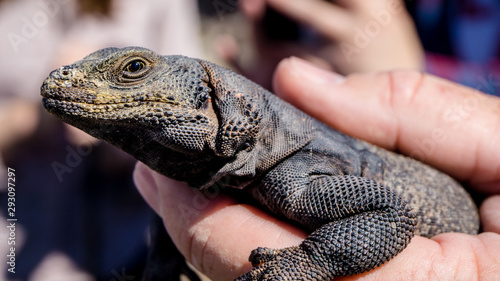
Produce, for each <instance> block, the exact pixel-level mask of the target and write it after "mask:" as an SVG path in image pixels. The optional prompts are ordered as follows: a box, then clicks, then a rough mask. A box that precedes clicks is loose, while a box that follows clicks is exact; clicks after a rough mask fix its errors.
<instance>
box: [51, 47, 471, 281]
mask: <svg viewBox="0 0 500 281" xmlns="http://www.w3.org/2000/svg"><path fill="white" fill-rule="evenodd" d="M41 92H42V96H43V97H44V98H43V104H44V106H45V108H46V109H47V110H48V111H49V112H50V113H52V114H53V115H55V116H57V117H59V118H61V119H62V120H63V121H65V122H67V123H69V124H71V125H73V126H76V127H78V128H80V129H82V130H84V131H86V132H87V133H89V134H91V135H93V136H95V137H98V138H101V139H104V140H106V141H108V142H110V143H111V144H113V145H115V146H117V147H119V148H121V149H123V150H124V151H126V152H128V153H130V154H131V155H132V156H134V157H135V158H136V159H138V160H140V161H142V162H144V163H145V164H147V165H148V166H149V167H151V168H152V169H154V170H156V171H158V172H160V173H162V174H164V175H166V176H168V177H171V178H173V179H176V180H181V181H186V182H188V183H189V184H190V185H191V186H193V187H197V188H200V189H203V188H207V187H209V186H211V185H212V184H214V183H215V182H216V181H218V180H220V179H223V178H224V181H221V182H224V183H225V184H226V185H227V186H228V187H232V188H238V189H243V191H242V192H245V191H246V192H248V193H250V194H251V195H252V196H253V197H254V198H255V199H256V200H257V201H258V202H259V203H260V204H261V205H262V206H263V207H264V208H266V209H268V210H269V211H271V212H273V213H274V214H276V215H277V216H279V217H282V218H286V219H289V220H292V221H294V222H297V223H299V224H301V225H302V226H303V227H304V228H305V229H307V230H308V231H310V235H309V237H307V238H306V239H305V240H304V241H303V242H302V243H301V244H300V245H298V246H295V247H290V248H286V249H267V248H258V249H256V250H254V251H253V252H252V253H251V255H250V261H251V262H252V264H253V265H254V266H255V267H254V268H253V269H252V270H251V271H250V272H249V273H247V274H245V275H243V276H241V277H239V278H238V279H237V280H331V279H332V278H334V277H337V276H347V275H352V274H357V273H361V272H365V271H367V270H370V269H372V268H375V267H377V266H379V265H381V264H383V263H385V262H386V261H388V260H389V259H391V258H392V257H394V256H395V255H397V254H398V253H399V252H401V251H402V250H403V249H404V248H405V247H406V246H407V245H408V243H409V242H410V240H411V238H412V237H413V236H414V235H416V234H418V235H423V236H426V237H431V236H434V235H436V234H439V233H443V232H450V231H456V232H464V233H471V234H474V233H477V231H478V227H479V222H478V214H477V210H476V207H475V205H474V203H473V202H472V201H471V199H470V197H469V196H468V194H467V193H466V192H465V191H464V190H463V188H462V187H461V186H460V185H459V184H458V183H457V182H455V181H454V180H453V179H451V178H450V177H448V176H447V175H444V174H442V173H440V172H438V171H436V170H434V169H432V168H430V167H428V166H426V165H424V164H422V163H420V162H417V161H415V160H412V159H410V158H406V157H404V156H401V155H398V154H395V153H392V152H389V151H386V150H383V149H381V148H378V147H376V146H373V145H370V144H368V143H365V142H363V141H360V140H357V139H354V138H351V137H349V136H346V135H343V134H341V133H339V132H337V131H335V130H333V129H331V128H329V127H327V126H325V125H324V124H322V123H320V122H318V121H316V120H314V119H312V118H311V117H309V116H308V115H306V114H304V113H303V112H301V111H299V110H297V109H296V108H294V107H293V106H291V105H290V104H288V103H286V102H284V101H282V100H280V99H278V98H277V97H275V96H274V95H273V94H271V93H269V92H268V91H266V90H264V89H263V88H261V87H259V86H258V85H256V84H254V83H252V82H251V81H249V80H247V79H245V78H244V77H242V76H240V75H238V74H236V73H234V72H232V71H230V70H228V69H225V68H222V67H219V66H217V65H214V64H212V63H210V62H206V61H203V60H198V59H192V58H187V57H181V56H160V55H158V54H156V53H154V52H152V51H149V50H147V49H143V48H137V47H129V48H124V49H117V48H108V49H103V50H100V51H97V52H95V53H93V54H91V55H89V56H87V57H86V58H84V59H83V60H81V61H78V62H76V63H74V64H72V65H69V66H64V67H61V68H60V69H57V70H54V71H53V72H52V73H51V74H50V76H49V77H48V78H47V79H46V80H45V82H44V83H43V85H42V88H41ZM149 278H151V280H158V279H154V277H149Z"/></svg>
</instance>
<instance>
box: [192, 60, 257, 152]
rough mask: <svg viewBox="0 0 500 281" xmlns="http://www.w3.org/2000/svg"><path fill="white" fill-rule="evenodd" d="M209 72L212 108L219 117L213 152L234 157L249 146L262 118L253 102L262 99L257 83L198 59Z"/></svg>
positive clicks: (255, 135)
mask: <svg viewBox="0 0 500 281" xmlns="http://www.w3.org/2000/svg"><path fill="white" fill-rule="evenodd" d="M198 62H199V63H200V64H201V65H202V67H203V68H204V69H205V71H206V72H207V74H208V76H209V84H210V85H211V87H212V99H213V104H214V109H215V112H216V114H217V117H218V120H219V129H218V132H217V139H216V146H215V153H217V154H218V155H220V156H222V157H234V156H235V154H236V153H237V152H239V151H242V150H251V149H253V147H254V146H255V142H256V141H255V138H256V137H257V133H258V131H259V127H260V122H261V120H262V116H261V112H260V111H259V110H258V107H257V106H256V105H257V104H259V102H261V98H262V97H261V96H260V95H259V90H258V86H257V85H256V84H254V83H253V82H251V81H250V80H248V79H246V78H245V77H243V76H241V75H238V74H236V73H234V72H232V71H229V70H228V69H226V68H223V67H220V66H218V65H215V64H212V63H210V62H207V61H203V60H198Z"/></svg>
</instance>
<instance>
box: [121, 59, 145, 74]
mask: <svg viewBox="0 0 500 281" xmlns="http://www.w3.org/2000/svg"><path fill="white" fill-rule="evenodd" d="M143 68H144V62H143V61H140V60H134V61H131V62H129V63H128V64H127V65H126V66H125V69H124V70H125V71H127V72H131V73H134V72H137V71H140V70H142V69H143Z"/></svg>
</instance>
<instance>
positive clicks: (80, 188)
mask: <svg viewBox="0 0 500 281" xmlns="http://www.w3.org/2000/svg"><path fill="white" fill-rule="evenodd" d="M198 29H199V19H198V13H197V7H196V5H195V3H194V1H186V0H169V1H160V0H146V1H133V0H124V1H112V0H104V1H101V0H37V1H35V0H23V1H14V0H1V1H0V34H1V35H2V38H4V39H5V40H0V49H1V50H2V52H0V61H2V67H1V68H0V85H2V88H1V89H0V151H1V156H2V157H3V159H4V161H0V162H5V163H4V164H5V166H6V167H11V168H14V169H15V171H16V174H15V177H16V218H18V222H17V223H16V232H15V233H16V239H17V240H16V245H15V248H16V250H15V255H16V262H15V272H16V273H10V272H8V271H7V268H8V267H9V265H7V264H6V263H5V258H6V257H5V256H4V257H3V258H2V259H1V260H2V262H1V268H0V269H1V270H2V273H1V274H0V276H1V277H0V280H1V279H2V278H3V277H5V278H8V279H9V280H37V281H39V280H106V281H108V280H112V278H115V279H116V280H121V279H123V278H125V277H127V278H130V277H131V276H133V277H135V278H139V276H140V274H141V271H142V267H143V266H144V264H143V263H144V261H145V259H146V237H147V228H148V224H149V215H150V211H149V208H147V206H146V204H144V202H143V200H142V199H141V198H140V196H138V194H137V191H136V189H135V188H134V185H133V182H132V179H131V172H132V169H133V165H134V162H135V160H133V159H132V158H131V157H129V156H128V155H125V154H123V153H122V152H120V151H118V150H116V149H114V148H112V147H109V146H108V145H107V144H104V143H99V144H96V141H95V140H94V139H92V138H89V137H87V135H85V134H82V133H81V132H80V131H78V130H76V129H73V128H70V127H68V126H65V125H63V124H62V123H61V122H59V121H57V120H56V119H55V118H53V117H51V116H49V115H48V114H47V113H46V112H45V111H44V110H42V109H41V102H40V99H41V98H40V90H39V89H40V85H41V84H42V81H43V80H44V79H45V77H46V76H47V75H48V74H49V72H50V71H51V70H53V69H54V68H56V67H59V66H61V65H64V64H69V63H72V62H74V61H76V60H79V59H82V58H83V57H84V56H86V55H88V54H89V53H91V52H93V51H95V50H97V49H100V48H104V47H109V46H116V47H123V46H128V45H140V46H144V47H148V48H151V49H153V50H155V51H157V52H159V53H162V54H183V55H189V56H195V57H200V55H201V51H200V50H201V46H200V41H199V33H198V32H199V30H198ZM6 167H5V168H2V171H1V172H2V174H3V176H4V177H5V175H4V172H5V171H6ZM4 182H6V179H5V180H4ZM2 187H3V186H2ZM3 191H5V190H1V191H0V192H3ZM0 202H6V194H5V193H0ZM5 204H6V203H5ZM1 210H2V211H1V212H2V213H1V216H3V217H5V216H6V213H5V211H6V208H3V207H2V208H1ZM1 232H2V233H0V238H2V239H3V237H5V239H7V238H6V237H7V236H5V235H8V234H6V233H5V228H2V230H1ZM4 244H5V243H3V242H2V243H0V245H1V246H0V247H1V248H0V249H1V252H2V253H4V252H7V251H8V250H9V249H7V248H5V246H6V245H4ZM120 278H121V279H120Z"/></svg>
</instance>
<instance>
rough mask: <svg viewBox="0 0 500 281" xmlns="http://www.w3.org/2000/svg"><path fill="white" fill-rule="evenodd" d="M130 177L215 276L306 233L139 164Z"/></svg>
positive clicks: (180, 244) (188, 252)
mask: <svg viewBox="0 0 500 281" xmlns="http://www.w3.org/2000/svg"><path fill="white" fill-rule="evenodd" d="M134 180H135V182H136V185H137V187H138V189H139V190H140V192H141V194H143V196H144V198H145V199H146V201H147V202H148V203H149V204H150V205H152V207H153V209H154V210H155V211H158V213H159V215H160V216H161V217H162V218H163V221H164V224H165V227H166V229H167V231H168V233H169V235H170V237H171V238H172V240H173V241H174V243H175V245H176V246H177V248H178V249H179V250H180V251H181V253H182V254H183V255H184V257H186V258H187V259H188V260H189V261H190V262H191V263H192V264H193V265H194V266H195V267H196V268H198V269H199V270H200V271H202V272H204V273H205V274H206V275H207V276H209V277H212V278H213V280H233V279H234V278H236V277H237V276H239V275H241V274H243V273H244V272H247V271H248V270H250V264H249V262H248V256H249V254H250V252H251V250H253V249H255V248H257V247H259V246H265V247H273V248H283V247H287V246H291V245H297V244H299V243H300V241H301V240H302V239H303V238H305V237H306V234H305V233H304V232H303V231H301V230H299V229H297V228H295V227H292V226H290V225H288V224H286V223H284V222H281V221H279V220H277V219H275V218H273V217H272V216H270V215H268V214H267V213H265V212H263V211H261V210H259V209H257V208H255V207H252V206H248V205H240V204H236V202H235V201H234V200H233V199H231V198H229V197H227V196H225V195H223V194H218V193H217V192H215V193H213V192H211V193H206V192H202V191H199V190H194V189H191V188H189V187H188V186H187V185H186V184H184V183H180V182H176V181H173V180H171V179H168V178H166V177H164V176H162V175H159V174H158V173H156V172H153V171H151V170H150V169H149V168H147V167H146V166H145V165H144V164H142V163H139V164H138V165H137V166H136V170H135V173H134ZM207 195H208V196H207ZM224 278H225V279H224Z"/></svg>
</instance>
